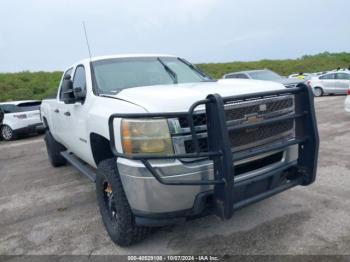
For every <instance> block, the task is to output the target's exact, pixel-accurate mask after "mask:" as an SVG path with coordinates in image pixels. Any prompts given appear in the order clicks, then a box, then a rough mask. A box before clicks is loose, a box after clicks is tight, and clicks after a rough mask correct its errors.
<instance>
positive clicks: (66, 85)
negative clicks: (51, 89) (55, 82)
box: [61, 76, 75, 104]
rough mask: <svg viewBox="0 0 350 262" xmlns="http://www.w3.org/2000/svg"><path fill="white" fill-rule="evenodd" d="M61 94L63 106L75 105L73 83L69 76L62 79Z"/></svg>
mask: <svg viewBox="0 0 350 262" xmlns="http://www.w3.org/2000/svg"><path fill="white" fill-rule="evenodd" d="M61 92H62V101H63V102H64V103H65V104H74V103H75V97H74V92H73V82H72V80H70V76H69V77H64V79H63V83H62V91H61Z"/></svg>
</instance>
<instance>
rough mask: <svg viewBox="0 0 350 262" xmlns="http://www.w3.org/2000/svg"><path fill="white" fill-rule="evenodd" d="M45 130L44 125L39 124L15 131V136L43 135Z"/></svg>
mask: <svg viewBox="0 0 350 262" xmlns="http://www.w3.org/2000/svg"><path fill="white" fill-rule="evenodd" d="M44 130H45V128H44V125H43V123H37V124H32V125H28V126H25V127H21V128H18V129H15V130H13V133H14V134H15V135H21V134H31V133H41V132H43V131H44Z"/></svg>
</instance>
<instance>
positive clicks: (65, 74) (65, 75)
mask: <svg viewBox="0 0 350 262" xmlns="http://www.w3.org/2000/svg"><path fill="white" fill-rule="evenodd" d="M72 72H73V68H70V69H68V70H67V71H66V72H65V73H64V75H63V79H62V83H63V81H64V78H66V77H68V76H71V75H72ZM62 98H63V89H62V84H61V86H60V100H62Z"/></svg>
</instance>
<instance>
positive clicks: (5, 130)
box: [0, 125, 16, 141]
mask: <svg viewBox="0 0 350 262" xmlns="http://www.w3.org/2000/svg"><path fill="white" fill-rule="evenodd" d="M0 136H1V138H2V139H3V140H5V141H11V140H13V139H15V138H16V136H15V134H14V133H13V130H12V128H11V127H9V126H8V125H2V126H1V127H0Z"/></svg>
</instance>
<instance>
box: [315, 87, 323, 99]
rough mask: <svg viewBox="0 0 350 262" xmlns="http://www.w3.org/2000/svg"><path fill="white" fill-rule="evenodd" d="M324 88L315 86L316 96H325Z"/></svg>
mask: <svg viewBox="0 0 350 262" xmlns="http://www.w3.org/2000/svg"><path fill="white" fill-rule="evenodd" d="M323 93H324V92H323V89H322V88H321V87H315V91H314V95H315V96H316V97H320V96H323Z"/></svg>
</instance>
